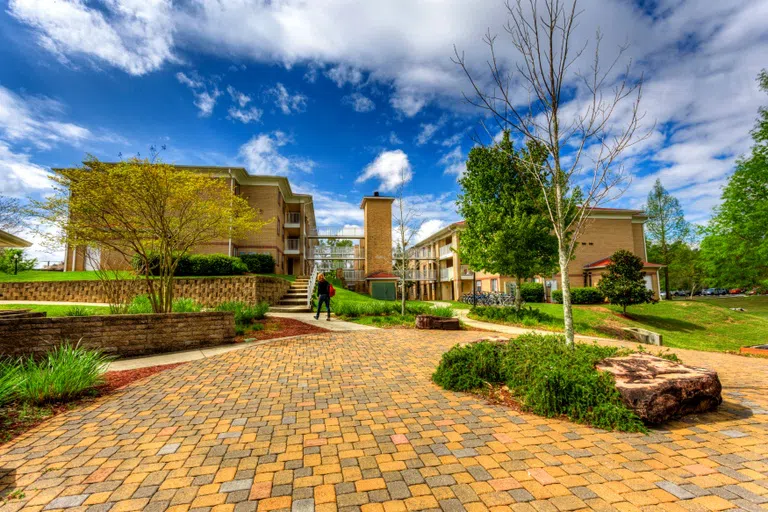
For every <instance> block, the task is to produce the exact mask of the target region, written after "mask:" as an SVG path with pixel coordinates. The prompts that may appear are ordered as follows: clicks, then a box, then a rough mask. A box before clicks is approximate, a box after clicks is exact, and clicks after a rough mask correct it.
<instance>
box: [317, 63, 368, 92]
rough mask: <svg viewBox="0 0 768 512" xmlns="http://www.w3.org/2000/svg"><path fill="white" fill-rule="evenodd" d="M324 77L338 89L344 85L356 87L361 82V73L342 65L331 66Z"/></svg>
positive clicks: (351, 67)
mask: <svg viewBox="0 0 768 512" xmlns="http://www.w3.org/2000/svg"><path fill="white" fill-rule="evenodd" d="M325 76H327V77H328V78H329V79H330V80H331V81H333V83H335V84H336V85H337V86H339V87H344V85H345V84H352V85H358V84H359V83H360V82H362V81H363V73H362V72H361V71H360V70H359V69H357V68H355V67H353V66H345V65H343V64H341V65H338V66H333V67H332V68H330V69H329V70H328V71H326V72H325Z"/></svg>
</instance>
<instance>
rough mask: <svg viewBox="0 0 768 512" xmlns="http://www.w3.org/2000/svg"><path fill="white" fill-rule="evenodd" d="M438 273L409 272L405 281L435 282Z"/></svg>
mask: <svg viewBox="0 0 768 512" xmlns="http://www.w3.org/2000/svg"><path fill="white" fill-rule="evenodd" d="M436 278H437V272H436V271H434V270H409V271H408V272H406V275H405V279H406V280H408V281H435V280H436Z"/></svg>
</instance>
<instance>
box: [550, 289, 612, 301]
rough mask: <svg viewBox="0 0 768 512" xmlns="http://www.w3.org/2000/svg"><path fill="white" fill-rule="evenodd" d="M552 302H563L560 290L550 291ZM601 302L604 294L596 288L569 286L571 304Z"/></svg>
mask: <svg viewBox="0 0 768 512" xmlns="http://www.w3.org/2000/svg"><path fill="white" fill-rule="evenodd" d="M552 302H556V303H557V304H562V303H563V291H562V290H555V291H553V292H552ZM603 302H605V295H603V294H602V293H601V292H600V290H598V289H597V288H594V287H591V286H585V287H583V288H571V304H602V303H603Z"/></svg>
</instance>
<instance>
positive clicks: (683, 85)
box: [0, 0, 768, 259]
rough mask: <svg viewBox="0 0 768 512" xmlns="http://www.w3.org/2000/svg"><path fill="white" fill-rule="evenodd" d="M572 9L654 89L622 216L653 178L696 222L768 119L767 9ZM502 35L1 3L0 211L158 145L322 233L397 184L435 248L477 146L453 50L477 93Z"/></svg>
mask: <svg viewBox="0 0 768 512" xmlns="http://www.w3.org/2000/svg"><path fill="white" fill-rule="evenodd" d="M710 4H716V5H710ZM580 6H581V7H582V9H583V10H584V13H583V15H582V18H581V24H580V28H579V33H578V34H577V35H578V36H579V37H580V38H582V39H583V40H584V41H587V40H590V38H591V36H592V35H593V33H594V30H595V29H596V28H597V27H600V28H601V29H602V30H603V31H604V40H603V48H604V49H605V52H606V57H607V58H610V57H611V55H612V52H614V51H615V48H617V47H618V45H620V44H624V43H627V42H628V43H629V44H630V50H629V51H628V53H627V54H626V57H627V58H632V59H633V61H634V68H633V69H634V73H636V74H639V73H640V72H642V73H643V74H644V76H645V79H646V87H645V93H644V97H643V102H642V104H641V110H643V111H644V112H645V113H646V122H647V123H648V124H647V127H648V128H649V129H651V128H652V127H653V131H652V133H651V136H650V137H649V138H648V139H647V140H645V141H644V142H643V143H642V144H641V145H640V146H638V147H636V148H635V149H634V150H633V151H632V153H631V154H628V155H627V156H626V158H625V160H624V162H623V163H624V165H625V166H626V169H627V171H628V172H629V173H630V174H631V175H632V178H633V179H632V182H631V184H629V185H628V188H627V191H626V192H625V193H624V195H623V196H622V197H621V198H620V199H618V200H617V201H615V202H614V203H613V204H614V205H616V206H626V207H641V206H642V204H643V202H644V199H645V196H646V195H647V192H648V190H649V189H650V186H651V184H652V182H653V180H655V179H656V178H657V177H658V178H661V179H662V182H663V183H664V185H665V186H666V187H667V188H668V189H670V190H671V191H673V193H675V194H676V195H677V196H678V197H679V198H680V199H681V202H682V203H683V206H684V208H685V210H686V213H687V214H688V216H689V218H690V220H692V221H694V222H705V221H706V219H707V218H708V217H709V216H710V214H711V210H712V208H713V207H714V206H716V204H717V202H718V199H719V192H720V187H721V186H722V185H723V183H724V182H725V179H726V178H727V176H728V174H729V173H730V172H731V171H732V169H733V164H734V161H735V159H736V158H737V157H738V155H740V154H743V153H744V152H745V151H746V150H747V149H748V147H749V144H750V139H749V135H748V132H749V130H750V128H751V127H752V125H753V122H754V118H755V115H756V111H757V108H758V106H760V105H761V104H766V103H768V101H766V98H764V97H763V96H761V94H760V92H759V91H758V89H757V86H756V83H755V77H756V76H757V73H758V72H759V70H760V69H761V67H764V66H765V65H766V63H765V58H764V57H765V55H766V54H768V36H766V33H765V31H764V26H763V25H764V24H763V23H761V20H765V19H766V18H768V0H760V1H747V0H739V1H729V0H725V1H721V2H708V1H707V2H705V1H703V0H701V1H698V2H695V1H683V0H656V1H653V2H639V3H632V2H629V1H618V0H616V1H613V0H602V1H598V0H583V1H581V2H580ZM505 19H506V11H505V8H504V4H503V2H501V1H496V0H483V1H478V2H464V1H460V0H446V1H444V2H433V1H430V2H426V1H417V2H414V1H412V0H411V1H405V0H391V1H387V2H360V1H351V0H348V1H345V0H323V1H316V2H297V1H292V0H283V1H275V2H262V1H249V0H232V1H230V2H216V1H213V0H187V1H184V2H175V3H173V4H172V3H170V2H168V1H165V0H109V1H106V0H91V1H76V0H59V1H57V2H53V1H41V0H11V1H10V2H8V3H7V4H5V5H4V6H3V9H2V11H0V193H2V194H4V195H13V196H20V197H25V196H33V197H39V196H41V195H43V194H45V193H47V192H48V191H49V188H48V184H47V182H46V179H45V175H46V173H47V171H48V169H49V168H50V167H56V166H70V165H76V164H78V163H79V162H80V161H81V160H82V159H83V157H84V156H85V154H86V153H92V154H94V155H96V156H97V157H99V158H101V159H104V160H115V159H117V158H118V155H119V154H120V153H122V155H124V156H128V155H133V154H136V153H137V152H138V153H141V154H142V155H146V154H147V153H148V149H149V147H150V146H151V145H156V146H158V147H159V146H161V145H165V146H166V148H167V149H166V150H165V151H164V152H163V153H162V158H163V159H164V160H166V161H169V162H175V163H183V164H191V165H194V164H201V165H202V164H207V165H233V166H235V165H236V166H245V167H246V168H248V169H249V170H250V171H251V172H252V173H254V174H257V173H268V174H285V175H287V176H288V177H289V178H290V179H291V181H292V183H293V184H294V186H295V188H296V189H298V190H300V191H302V192H309V193H313V194H315V196H316V207H317V214H318V222H319V223H321V224H355V223H359V222H360V221H361V216H360V211H359V209H358V205H359V199H360V196H362V195H363V194H366V193H370V192H371V191H373V190H380V191H382V192H385V193H386V192H391V191H392V189H393V188H394V187H395V186H396V185H397V182H398V179H399V172H398V170H399V169H400V168H401V167H403V166H405V167H406V168H407V169H408V172H407V184H406V190H407V193H408V195H409V197H410V201H411V203H412V204H413V205H415V206H416V207H418V209H419V210H420V211H421V213H422V215H421V219H422V220H423V221H424V226H423V227H422V235H426V234H429V233H430V232H434V231H435V230H437V229H439V228H440V227H442V226H444V225H446V224H447V223H449V222H451V221H453V220H456V219H457V217H456V213H455V208H454V204H453V202H454V200H455V194H456V192H457V191H458V187H457V185H456V178H457V176H458V174H459V173H460V172H461V169H462V165H463V161H464V158H465V157H466V153H467V151H468V150H469V149H470V148H471V147H472V144H473V140H472V138H471V135H472V134H473V133H474V132H475V131H482V129H481V127H480V124H479V121H480V120H481V119H482V117H481V115H480V113H478V112H476V111H474V110H472V109H471V108H469V107H468V106H467V105H466V104H465V103H464V102H463V100H462V92H464V91H467V83H466V80H465V79H464V78H463V77H462V75H461V72H460V70H459V69H458V68H457V67H456V66H455V65H454V64H453V63H452V62H451V60H450V59H451V57H452V54H453V45H454V44H456V45H457V47H458V48H460V49H461V50H463V51H465V52H466V53H467V56H468V58H469V61H470V62H471V63H472V66H473V67H474V68H475V69H476V70H477V72H478V73H479V74H480V76H482V68H483V63H484V60H485V58H486V57H487V50H486V48H485V46H484V44H483V43H482V41H481V38H482V36H483V34H484V33H485V31H486V30H488V29H489V28H490V30H491V31H492V32H495V33H501V34H502V35H501V36H500V39H499V43H500V44H501V45H502V54H501V59H502V60H503V62H505V63H507V64H509V65H513V64H514V63H515V62H517V60H516V56H515V55H514V52H512V51H511V48H510V45H509V44H508V40H505V39H504V36H503V27H502V24H503V21H504V20H505ZM574 100H578V97H575V98H574ZM35 252H36V254H38V255H39V256H40V257H41V258H51V259H55V258H56V257H57V254H52V255H46V254H45V252H44V251H43V250H42V249H40V248H36V249H35Z"/></svg>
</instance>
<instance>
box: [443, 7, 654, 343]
mask: <svg viewBox="0 0 768 512" xmlns="http://www.w3.org/2000/svg"><path fill="white" fill-rule="evenodd" d="M577 3H578V0H517V1H516V3H514V4H512V3H507V4H506V7H507V11H508V13H509V18H510V19H509V21H508V22H507V24H506V26H505V27H504V29H505V31H506V33H507V34H508V35H509V37H510V41H511V44H512V46H513V47H514V49H515V50H516V51H517V53H519V54H520V57H521V59H520V60H521V62H520V63H518V64H516V65H515V66H514V70H513V71H510V70H508V69H507V68H506V67H505V66H504V65H503V64H501V62H500V59H499V58H498V57H497V56H498V53H497V43H496V36H495V35H491V34H490V32H488V33H487V34H486V36H485V38H484V40H485V43H486V44H487V45H488V47H489V50H490V59H489V60H488V62H487V66H488V71H489V73H490V77H486V78H484V79H483V80H482V81H481V80H479V79H478V78H476V77H475V75H474V72H473V71H472V70H471V69H470V67H469V65H468V64H467V62H466V60H465V56H464V54H463V53H460V52H459V51H458V50H457V49H455V48H454V52H455V60H454V62H455V63H456V64H458V65H459V66H460V67H461V68H462V70H463V71H464V73H465V74H466V76H467V78H468V79H469V81H470V83H471V85H472V89H473V94H472V95H466V94H465V99H466V100H467V101H468V102H469V103H470V104H472V105H473V106H475V107H478V108H480V109H483V110H485V111H487V112H488V113H489V114H490V115H491V117H492V119H493V120H494V121H495V122H496V123H498V125H499V127H500V128H506V129H511V130H512V131H513V132H514V133H516V134H517V135H519V136H521V137H522V138H523V139H526V140H529V141H533V142H536V143H538V144H540V145H541V146H542V147H543V148H545V150H546V151H547V153H548V157H547V159H546V161H545V164H544V168H543V169H541V167H540V166H534V165H532V163H531V165H526V167H527V168H528V169H529V170H530V172H531V173H532V174H533V176H534V178H535V182H536V183H538V185H539V186H540V187H541V189H542V191H543V200H542V210H543V211H544V213H545V214H546V215H548V216H549V219H550V221H551V222H552V228H553V232H554V234H555V236H556V237H557V241H558V263H559V267H560V276H561V277H560V279H561V285H562V291H563V312H564V318H565V336H566V341H567V342H568V343H573V340H574V332H573V315H572V308H571V293H570V280H569V278H568V264H569V263H570V261H571V259H572V258H573V255H574V251H575V249H576V245H577V241H578V239H579V236H580V235H581V234H582V233H583V231H584V228H585V226H586V225H587V222H588V220H589V214H590V212H591V211H592V209H594V208H595V207H597V206H599V205H600V204H601V203H604V202H606V201H610V200H612V199H615V198H617V197H619V196H620V195H621V194H622V193H623V192H624V189H625V185H626V184H627V183H628V177H627V175H626V174H625V172H624V169H623V166H622V163H621V159H620V156H621V155H622V153H623V152H624V151H625V150H627V149H628V148H630V147H631V146H632V145H634V144H636V143H637V142H639V141H640V140H642V139H644V138H646V137H647V136H648V134H649V133H650V132H648V134H645V135H641V136H638V135H637V134H636V132H637V131H638V127H639V124H640V122H641V120H642V117H643V116H642V115H641V114H640V113H639V105H640V98H641V96H642V76H640V77H638V78H635V79H633V78H632V74H631V62H630V63H629V64H628V65H627V67H626V69H624V70H623V72H622V73H619V72H617V70H616V67H617V65H618V64H619V61H620V60H621V59H622V57H623V55H624V54H625V52H626V50H627V47H626V46H624V47H620V48H619V51H618V55H617V57H616V58H615V59H614V60H613V61H611V62H610V63H609V65H607V66H602V65H601V62H600V43H601V41H602V37H603V36H602V34H601V33H600V32H599V31H598V32H597V35H596V41H595V50H594V56H593V57H592V58H591V59H590V60H591V64H590V69H589V72H588V73H581V72H580V71H578V70H577V69H574V68H575V63H576V62H577V61H579V62H580V61H581V59H580V57H581V56H582V55H583V54H584V52H585V50H586V49H587V44H584V45H583V46H581V47H576V48H574V43H575V42H574V41H573V39H574V31H575V29H576V27H577V20H578V17H579V15H580V11H578V10H577ZM585 58H586V57H585ZM484 84H490V85H488V86H487V89H488V90H486V86H485V85H484ZM518 84H519V87H522V88H523V89H524V90H525V91H526V92H527V96H528V100H527V101H524V102H522V103H523V104H522V105H521V104H520V103H521V102H519V101H518V100H516V98H519V97H520V95H519V94H517V93H518V92H519V91H518V90H515V89H513V87H515V86H518ZM574 91H576V93H575V95H576V97H575V98H574V99H572V100H571V101H570V102H569V101H568V99H569V98H570V97H571V95H573V94H574ZM620 116H621V117H623V119H621V120H619V119H618V117H620ZM489 133H490V131H489Z"/></svg>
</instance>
